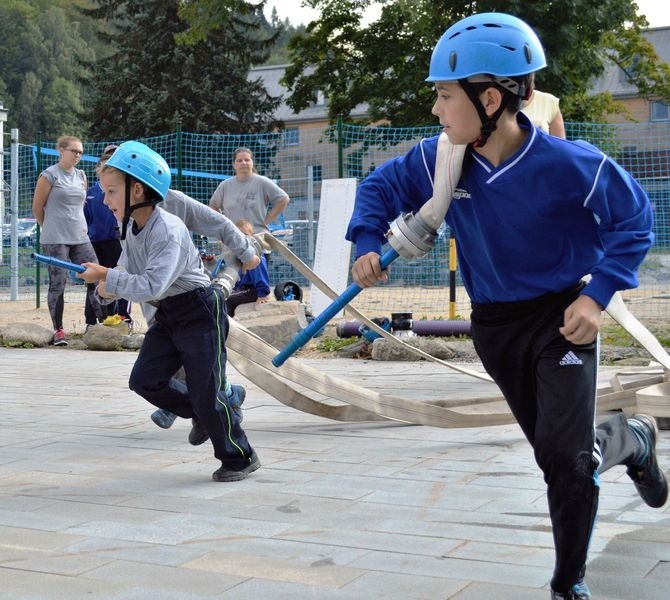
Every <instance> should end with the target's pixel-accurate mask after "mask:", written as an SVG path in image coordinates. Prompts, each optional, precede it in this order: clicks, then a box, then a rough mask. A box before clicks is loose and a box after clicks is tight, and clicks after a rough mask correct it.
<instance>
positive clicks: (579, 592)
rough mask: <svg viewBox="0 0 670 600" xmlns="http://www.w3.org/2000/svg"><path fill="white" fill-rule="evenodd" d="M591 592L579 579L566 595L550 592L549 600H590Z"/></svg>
mask: <svg viewBox="0 0 670 600" xmlns="http://www.w3.org/2000/svg"><path fill="white" fill-rule="evenodd" d="M590 598H591V590H589V586H588V585H586V583H585V582H584V580H583V579H580V580H579V581H578V582H577V583H575V585H573V586H572V589H571V590H570V591H569V592H567V593H566V594H562V593H560V592H555V591H554V590H551V600H590Z"/></svg>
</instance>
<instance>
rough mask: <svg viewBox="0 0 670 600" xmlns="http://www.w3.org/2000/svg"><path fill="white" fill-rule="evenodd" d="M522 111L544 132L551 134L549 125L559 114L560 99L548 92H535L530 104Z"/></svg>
mask: <svg viewBox="0 0 670 600" xmlns="http://www.w3.org/2000/svg"><path fill="white" fill-rule="evenodd" d="M521 111H522V112H523V113H524V114H525V115H526V116H527V117H528V118H529V119H530V120H531V122H532V123H533V125H537V126H538V127H539V128H540V129H542V130H543V131H546V132H547V133H549V123H551V122H552V121H553V120H554V118H555V117H556V115H557V114H558V98H557V97H556V96H553V95H552V94H547V93H546V92H540V91H539V90H533V95H532V97H531V99H530V102H528V103H527V104H525V106H524V107H523V108H522V109H521Z"/></svg>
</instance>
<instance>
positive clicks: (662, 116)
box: [649, 100, 670, 121]
mask: <svg viewBox="0 0 670 600" xmlns="http://www.w3.org/2000/svg"><path fill="white" fill-rule="evenodd" d="M649 113H650V114H649V120H651V121H668V120H670V110H669V109H668V104H667V102H662V101H655V100H652V101H651V102H650V103H649Z"/></svg>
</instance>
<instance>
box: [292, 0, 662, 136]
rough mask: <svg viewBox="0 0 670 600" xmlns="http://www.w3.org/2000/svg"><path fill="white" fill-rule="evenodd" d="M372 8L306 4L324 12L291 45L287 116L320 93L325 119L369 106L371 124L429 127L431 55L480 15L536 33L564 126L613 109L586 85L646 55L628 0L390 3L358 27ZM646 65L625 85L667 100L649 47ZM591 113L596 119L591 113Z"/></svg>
mask: <svg viewBox="0 0 670 600" xmlns="http://www.w3.org/2000/svg"><path fill="white" fill-rule="evenodd" d="M372 3H373V2H372V0H306V2H305V4H307V5H308V6H310V7H312V8H318V9H320V10H321V18H320V19H319V20H317V21H315V22H312V23H310V24H309V25H308V26H307V29H306V32H305V33H304V34H298V35H296V36H295V37H294V38H293V39H292V40H291V42H290V43H289V57H290V59H291V63H292V64H291V65H290V67H289V68H288V69H287V70H286V73H285V76H284V79H283V83H284V85H286V87H287V88H288V89H289V91H290V96H289V98H288V104H289V106H290V107H291V108H292V109H293V110H294V111H296V112H298V111H300V110H303V109H305V108H307V107H308V106H309V105H310V103H311V102H313V100H314V98H315V96H316V93H317V92H318V91H321V92H323V93H325V95H326V96H327V98H328V103H329V116H330V119H331V120H335V119H336V117H337V116H338V115H344V116H348V115H350V114H351V111H352V110H353V108H354V107H355V106H357V105H358V104H360V103H363V102H367V103H368V105H369V120H370V121H371V122H374V121H379V120H386V121H388V122H390V123H391V124H392V125H394V126H409V125H416V124H420V123H430V122H431V121H432V120H433V119H432V117H431V115H430V108H431V106H432V102H433V100H434V92H433V89H432V87H431V86H430V85H428V84H426V83H425V81H424V79H425V77H426V75H427V71H428V65H429V63H430V56H431V53H432V50H433V47H434V45H435V43H436V42H437V40H438V39H439V37H440V36H441V35H442V33H443V32H444V31H445V30H446V29H447V28H448V27H449V25H450V24H453V23H454V22H456V21H457V20H459V19H461V18H463V17H465V16H467V15H470V14H474V13H477V12H488V11H494V10H495V11H497V12H507V13H510V14H514V15H517V16H519V17H520V18H522V19H524V20H525V21H526V22H528V23H529V24H530V25H531V27H533V28H534V29H535V30H536V31H537V33H538V35H539V37H540V39H541V40H542V43H543V45H544V47H545V50H546V52H547V56H548V67H547V68H546V69H543V70H542V71H540V72H539V73H538V75H537V87H538V89H544V90H546V91H550V92H552V93H553V94H555V95H557V96H560V97H561V100H562V105H563V109H564V115H565V117H566V118H567V119H574V120H579V119H580V118H581V117H583V116H585V115H589V116H590V117H591V118H595V117H600V116H602V114H604V113H605V112H608V111H610V110H613V109H614V105H613V103H612V100H611V97H608V96H607V95H605V96H604V97H603V98H600V99H598V100H597V101H596V102H594V101H593V100H592V99H590V98H588V97H587V94H586V92H587V90H588V88H589V83H590V81H592V78H593V77H594V76H597V75H599V74H601V73H602V72H603V71H604V66H605V61H606V60H607V59H608V58H610V57H612V56H619V57H621V59H622V60H624V61H630V60H631V57H634V56H639V55H640V52H641V51H642V50H643V49H645V40H644V38H643V36H642V30H643V27H644V26H646V25H647V23H646V20H644V19H643V18H640V17H638V16H636V14H635V9H636V6H635V4H634V2H633V1H632V0H600V1H599V2H596V3H594V2H591V1H590V0H554V1H552V2H521V1H519V0H479V1H477V2H463V1H462V0H388V1H386V2H384V3H383V8H382V11H381V15H380V16H379V18H378V19H377V20H376V21H374V22H372V23H370V24H369V25H367V26H363V25H362V24H361V18H362V15H363V11H364V10H365V9H366V8H367V7H368V6H369V5H370V4H372ZM615 41H616V42H618V43H616V44H615ZM644 57H645V58H644V62H645V65H649V70H647V69H646V68H645V69H644V70H643V69H638V70H635V71H629V76H630V77H631V81H632V82H633V83H638V82H641V81H643V82H644V83H645V85H646V87H643V88H642V89H644V90H645V91H647V92H649V93H660V94H661V95H662V96H663V97H665V98H668V96H667V90H668V87H667V86H668V82H669V81H670V77H668V73H667V71H666V70H665V69H664V68H663V67H662V66H659V60H658V58H657V57H655V56H653V52H649V48H648V44H647V47H646V53H645V54H644ZM666 67H667V65H666ZM652 73H653V74H652ZM594 107H598V110H599V111H601V112H600V113H599V114H597V115H596V114H594Z"/></svg>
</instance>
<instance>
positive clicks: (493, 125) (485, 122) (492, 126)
mask: <svg viewBox="0 0 670 600" xmlns="http://www.w3.org/2000/svg"><path fill="white" fill-rule="evenodd" d="M458 83H460V84H461V87H462V88H463V90H464V91H465V93H466V94H467V95H468V98H470V102H472V104H474V106H475V109H476V110H477V114H478V115H479V120H480V121H481V122H482V126H481V128H480V131H481V133H480V135H479V137H478V138H477V139H476V140H475V141H474V142H472V146H473V147H474V148H481V147H482V146H484V144H486V142H487V141H488V139H489V137H491V134H492V133H493V132H494V131H495V130H496V129H497V128H498V119H499V118H500V115H502V114H503V112H505V109H506V108H507V105H508V104H509V100H510V96H509V94H502V98H501V100H500V106H499V107H498V110H496V111H495V112H494V113H493V114H492V115H491V116H490V117H489V116H488V115H487V114H486V110H485V109H484V105H483V104H482V103H481V100H480V99H479V96H478V95H477V91H476V90H475V86H474V85H472V83H470V82H469V81H468V80H467V79H459V80H458Z"/></svg>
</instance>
